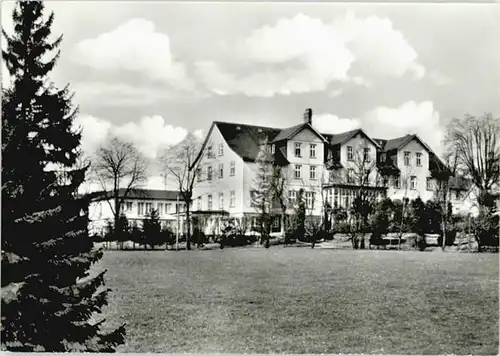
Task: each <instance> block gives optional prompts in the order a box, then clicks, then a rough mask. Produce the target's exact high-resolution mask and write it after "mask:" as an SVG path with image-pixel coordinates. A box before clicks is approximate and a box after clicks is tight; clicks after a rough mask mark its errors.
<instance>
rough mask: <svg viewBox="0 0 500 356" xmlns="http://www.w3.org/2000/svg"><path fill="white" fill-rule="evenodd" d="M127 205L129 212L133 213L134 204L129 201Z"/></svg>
mask: <svg viewBox="0 0 500 356" xmlns="http://www.w3.org/2000/svg"><path fill="white" fill-rule="evenodd" d="M126 205H127V211H132V205H133V204H132V202H131V201H128V202H127V204H126Z"/></svg>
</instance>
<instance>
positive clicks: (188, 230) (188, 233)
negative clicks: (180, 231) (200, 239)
mask: <svg viewBox="0 0 500 356" xmlns="http://www.w3.org/2000/svg"><path fill="white" fill-rule="evenodd" d="M185 204H186V249H187V250H191V221H190V218H191V212H190V210H189V209H190V208H189V202H185Z"/></svg>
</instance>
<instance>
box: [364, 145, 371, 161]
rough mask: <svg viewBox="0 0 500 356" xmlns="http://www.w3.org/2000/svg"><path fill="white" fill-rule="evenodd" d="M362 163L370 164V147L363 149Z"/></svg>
mask: <svg viewBox="0 0 500 356" xmlns="http://www.w3.org/2000/svg"><path fill="white" fill-rule="evenodd" d="M363 161H364V162H366V163H370V147H365V148H364V149H363Z"/></svg>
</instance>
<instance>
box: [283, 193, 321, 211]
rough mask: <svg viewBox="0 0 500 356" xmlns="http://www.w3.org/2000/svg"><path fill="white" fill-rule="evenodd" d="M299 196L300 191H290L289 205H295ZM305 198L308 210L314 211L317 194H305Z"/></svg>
mask: <svg viewBox="0 0 500 356" xmlns="http://www.w3.org/2000/svg"><path fill="white" fill-rule="evenodd" d="M297 196H298V191H296V190H289V191H288V203H289V204H290V205H294V204H295V203H296V202H297ZM304 197H305V202H306V208H307V209H314V202H315V200H316V199H315V197H316V193H315V192H304Z"/></svg>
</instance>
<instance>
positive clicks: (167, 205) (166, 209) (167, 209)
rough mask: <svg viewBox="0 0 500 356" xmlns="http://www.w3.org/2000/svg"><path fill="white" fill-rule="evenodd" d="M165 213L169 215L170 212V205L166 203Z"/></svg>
mask: <svg viewBox="0 0 500 356" xmlns="http://www.w3.org/2000/svg"><path fill="white" fill-rule="evenodd" d="M165 212H166V213H171V212H172V203H167V204H166V206H165Z"/></svg>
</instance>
